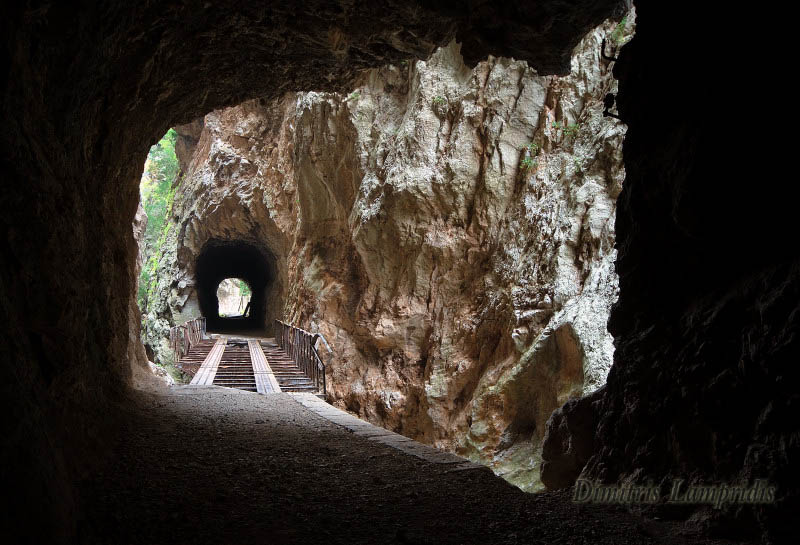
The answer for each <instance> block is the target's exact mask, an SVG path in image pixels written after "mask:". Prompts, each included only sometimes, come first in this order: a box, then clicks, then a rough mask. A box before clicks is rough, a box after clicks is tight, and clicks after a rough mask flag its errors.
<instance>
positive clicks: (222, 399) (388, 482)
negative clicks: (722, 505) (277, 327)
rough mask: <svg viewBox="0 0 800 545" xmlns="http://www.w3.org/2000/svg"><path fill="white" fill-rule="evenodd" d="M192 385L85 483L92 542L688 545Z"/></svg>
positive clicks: (162, 398) (632, 519)
mask: <svg viewBox="0 0 800 545" xmlns="http://www.w3.org/2000/svg"><path fill="white" fill-rule="evenodd" d="M189 392H191V390H182V391H180V393H178V392H177V391H176V392H172V393H170V394H168V395H167V394H152V393H144V392H138V393H136V394H135V397H134V404H133V405H134V408H133V409H132V410H131V411H130V412H129V414H128V415H127V419H126V424H125V425H124V426H123V427H122V429H121V430H120V431H121V433H120V436H119V438H118V441H117V444H116V446H115V449H114V455H113V457H112V458H111V459H110V460H109V462H108V463H107V464H106V465H105V466H104V467H103V468H102V470H101V471H99V472H98V473H97V474H95V475H93V476H91V477H90V478H89V479H88V480H87V481H85V482H84V483H82V487H81V488H82V496H83V497H82V502H83V512H84V514H85V518H84V519H83V520H80V521H79V531H80V536H81V542H82V543H149V544H161V543H191V544H199V543H237V544H245V543H275V544H282V543H298V544H304V543H309V544H311V543H325V544H337V543H348V544H351V543H352V544H361V543H364V544H384V543H386V544H395V543H396V544H412V543H413V544H446V543H453V544H472V543H475V544H500V543H503V544H505V543H509V544H513V543H520V544H523V543H524V544H538V543H542V544H557V543H587V544H589V543H591V544H596V543H609V544H610V543H614V544H627V543H631V544H647V543H683V542H690V541H687V540H684V539H681V538H680V537H678V536H675V535H674V534H673V531H674V530H675V529H676V528H675V527H673V526H669V525H668V523H660V522H659V523H656V522H653V521H647V520H645V519H640V518H639V517H637V516H635V515H632V514H630V513H628V512H627V511H626V510H624V509H621V508H609V507H602V506H585V505H584V506H580V505H575V504H572V503H571V502H570V499H569V493H559V494H536V495H532V494H525V493H523V492H521V491H520V490H518V489H517V488H515V487H513V486H511V485H509V484H507V483H506V482H505V481H503V480H502V479H499V478H497V477H495V476H494V475H493V474H492V473H491V472H490V471H488V470H486V469H478V470H466V471H451V472H447V471H448V469H447V465H442V464H433V463H430V462H427V461H424V460H420V459H419V458H417V457H414V456H411V455H408V454H404V453H403V452H400V451H398V450H396V449H394V448H392V447H390V446H387V445H384V444H380V443H377V442H374V441H369V440H368V439H365V438H363V437H359V436H357V435H354V434H353V433H352V432H350V431H349V430H347V429H345V428H343V427H341V426H339V425H337V424H334V423H333V422H331V421H329V420H326V419H325V418H322V417H320V416H318V415H316V414H314V413H313V412H311V411H309V410H308V409H306V408H305V407H303V406H302V405H300V404H299V403H298V402H297V401H295V400H294V399H293V398H292V396H291V395H288V394H273V395H268V396H261V395H257V394H249V393H238V392H236V391H229V390H228V391H226V390H224V389H211V390H209V391H208V392H207V393H202V394H201V393H189ZM707 543H716V542H712V541H708V542H707Z"/></svg>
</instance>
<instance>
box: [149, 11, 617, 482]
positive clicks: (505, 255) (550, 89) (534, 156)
mask: <svg viewBox="0 0 800 545" xmlns="http://www.w3.org/2000/svg"><path fill="white" fill-rule="evenodd" d="M628 21H630V18H629V19H628ZM615 32H616V34H618V35H621V34H622V33H625V34H626V35H629V34H630V33H631V32H632V23H629V24H628V25H623V26H622V27H621V28H620V26H619V25H618V24H617V23H616V22H608V23H606V24H604V25H603V26H601V27H599V28H597V29H596V30H594V31H592V32H591V33H589V34H588V35H587V36H586V37H585V38H584V39H583V41H581V42H580V44H578V46H577V47H576V49H575V51H574V54H573V58H572V72H571V73H570V75H567V76H563V77H552V76H539V75H538V74H537V73H536V71H535V70H533V69H531V68H529V67H528V66H527V64H526V63H525V62H520V61H514V60H510V59H506V58H495V57H490V58H489V59H488V60H485V61H483V62H481V63H479V64H478V65H477V66H476V67H475V68H474V69H469V68H468V67H467V66H466V65H465V64H464V60H463V59H462V56H461V52H460V47H459V45H457V44H455V43H452V44H450V45H449V46H447V47H445V48H442V49H440V50H438V51H437V52H436V53H435V54H434V55H433V56H432V57H431V58H430V59H428V60H427V61H424V62H423V61H415V60H413V59H408V60H405V61H402V62H399V63H397V64H393V65H389V66H386V67H384V68H381V69H376V70H372V71H369V72H367V73H365V74H364V76H363V77H362V79H361V81H360V83H359V84H358V85H357V86H356V87H355V88H354V89H353V90H352V91H351V92H349V93H346V94H332V93H314V92H311V93H300V94H295V93H290V94H286V95H284V96H283V97H282V98H280V99H278V100H271V101H268V100H251V101H249V102H246V103H244V104H242V105H240V106H237V107H234V108H229V109H225V110H218V111H215V112H212V113H210V114H208V115H207V116H205V119H204V120H203V122H202V123H200V122H199V121H198V122H196V123H193V124H190V125H187V126H179V127H177V128H176V130H177V132H178V134H179V135H180V138H179V141H178V144H176V149H178V155H179V158H180V160H181V164H182V170H183V171H184V173H185V176H184V178H183V179H182V181H181V182H180V185H179V186H178V188H177V192H176V197H175V203H176V204H175V209H174V214H173V220H172V221H173V225H172V227H171V228H170V231H169V236H168V238H167V244H166V248H167V249H166V250H165V252H164V255H163V256H162V261H161V267H162V269H161V273H160V274H159V279H158V281H157V284H156V287H155V289H154V290H152V296H151V299H150V301H149V303H148V310H149V315H148V316H147V317H146V321H147V322H148V325H147V328H146V335H145V340H146V342H148V343H149V344H150V345H151V346H152V347H153V348H155V351H156V353H159V354H160V355H161V357H165V358H166V357H168V355H167V349H166V344H165V343H164V339H165V336H164V332H165V331H166V329H167V327H168V326H169V324H171V323H177V322H180V321H183V320H185V319H188V318H191V317H194V316H196V315H198V314H199V313H201V312H202V313H203V314H205V315H206V316H208V308H209V306H208V303H207V302H204V297H205V296H204V295H203V293H204V292H205V291H207V287H206V286H205V284H204V282H205V280H204V279H203V273H202V267H201V263H202V259H201V256H202V254H203V252H204V248H206V247H207V245H208V244H232V243H233V242H234V241H240V242H242V243H245V242H246V243H247V244H249V245H254V246H258V247H260V248H262V249H263V250H264V251H267V252H269V255H271V256H274V261H270V263H274V267H273V268H272V269H271V271H272V272H271V273H270V275H271V276H270V278H271V279H272V280H271V281H270V282H271V284H270V285H271V288H270V291H269V293H270V294H271V295H270V296H269V297H270V301H269V303H268V304H267V305H266V306H267V308H269V309H277V310H276V312H275V314H269V315H268V322H269V320H271V319H272V318H274V317H278V316H280V317H284V318H285V319H287V320H288V321H290V322H292V323H295V324H297V325H300V326H302V327H304V328H308V329H311V330H313V331H320V332H322V333H323V334H324V335H325V336H326V338H327V339H328V340H329V341H330V344H331V346H332V347H333V350H334V354H333V355H332V356H331V357H330V358H329V362H330V366H329V369H328V375H329V376H328V385H329V392H330V395H331V401H332V402H333V403H334V404H336V405H338V406H340V407H343V408H346V409H348V410H350V411H352V412H354V413H356V414H358V415H359V416H361V417H362V418H365V419H367V420H370V421H372V422H374V423H376V424H380V425H382V426H384V427H387V428H390V429H393V430H396V431H399V432H401V433H403V434H405V435H408V436H410V437H414V438H416V439H419V440H422V441H425V442H428V443H431V444H434V445H436V446H438V447H441V448H444V449H448V450H452V451H456V452H458V453H460V454H463V455H466V456H469V457H471V458H473V459H475V460H478V461H481V462H482V463H485V464H488V465H490V466H491V467H493V469H494V470H495V471H496V472H498V473H500V474H502V475H503V476H505V477H506V478H507V479H509V480H510V481H511V482H514V483H515V484H518V485H519V486H521V487H523V488H524V489H526V490H538V489H540V488H541V483H540V481H539V463H540V455H539V452H540V450H541V441H542V438H543V434H544V424H545V422H546V421H547V418H548V417H549V416H550V413H552V412H553V410H555V409H556V408H558V407H559V406H561V405H562V404H563V403H564V402H565V401H567V400H568V399H571V398H574V397H578V396H581V395H584V394H587V393H590V392H593V391H594V390H596V389H597V388H598V387H599V386H601V385H602V384H603V383H604V382H605V376H606V374H607V373H608V369H609V368H610V366H611V361H612V356H613V345H612V339H611V337H610V335H609V333H608V331H607V330H606V323H607V320H608V315H609V312H610V307H611V305H612V304H613V302H614V301H615V299H616V296H617V278H616V274H615V272H614V265H613V262H614V259H615V257H616V252H615V250H614V228H613V223H614V214H615V206H616V205H615V201H616V197H617V195H618V194H619V192H620V191H621V188H622V183H623V179H624V176H625V173H624V169H623V167H622V158H621V142H622V138H623V136H624V133H625V126H624V124H622V123H621V122H619V121H618V120H616V119H613V118H611V117H604V116H603V98H604V97H605V95H606V94H607V93H609V92H615V91H616V84H615V82H614V80H613V78H612V77H611V73H610V66H609V64H608V63H607V62H605V61H603V60H602V59H600V44H601V41H602V39H603V38H608V39H609V40H610V42H611V43H612V45H610V46H609V49H611V48H612V47H613V44H614V40H613V39H612V34H614V33H615ZM181 143H182V144H181ZM214 241H216V242H214ZM237 243H238V242H237ZM222 274H223V271H219V274H218V275H215V276H214V279H215V281H218V280H221V279H222V278H223V276H220V275H222ZM225 274H226V275H228V276H237V275H238V276H241V274H242V273H238V272H237V273H235V274H234V272H233V270H230V271H227V270H226V271H225ZM217 277H219V278H217ZM242 278H245V277H244V276H242ZM209 285H210V284H209ZM214 289H216V285H215V286H214ZM257 295H258V294H257V293H256V287H255V285H254V300H256V299H257ZM270 312H272V311H270ZM210 325H211V324H210Z"/></svg>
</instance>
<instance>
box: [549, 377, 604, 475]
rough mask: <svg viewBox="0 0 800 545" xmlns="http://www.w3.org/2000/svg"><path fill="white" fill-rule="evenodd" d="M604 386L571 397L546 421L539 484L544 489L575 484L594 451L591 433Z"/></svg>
mask: <svg viewBox="0 0 800 545" xmlns="http://www.w3.org/2000/svg"><path fill="white" fill-rule="evenodd" d="M604 392H605V388H600V389H599V390H597V391H596V392H594V393H592V394H590V395H588V396H585V397H582V398H580V399H571V400H569V401H567V402H566V403H564V405H563V406H561V407H559V408H558V409H556V410H555V411H553V414H552V415H550V418H549V419H548V420H547V429H546V431H545V434H544V444H543V446H542V483H544V485H545V486H546V487H547V489H548V490H557V489H559V488H567V487H569V486H572V485H573V484H575V479H577V478H578V475H580V473H581V471H582V470H583V466H585V465H586V462H587V461H588V460H589V457H591V455H592V453H593V452H594V434H595V431H596V429H597V421H598V418H599V408H600V405H601V404H602V399H603V394H604Z"/></svg>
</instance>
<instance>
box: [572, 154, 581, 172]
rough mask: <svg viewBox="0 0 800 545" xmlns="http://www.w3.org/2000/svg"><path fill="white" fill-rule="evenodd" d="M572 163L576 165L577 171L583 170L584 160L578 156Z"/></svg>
mask: <svg viewBox="0 0 800 545" xmlns="http://www.w3.org/2000/svg"><path fill="white" fill-rule="evenodd" d="M572 164H573V165H574V166H575V172H578V173H581V172H583V161H581V160H580V159H579V158H578V157H574V158H573V159H572Z"/></svg>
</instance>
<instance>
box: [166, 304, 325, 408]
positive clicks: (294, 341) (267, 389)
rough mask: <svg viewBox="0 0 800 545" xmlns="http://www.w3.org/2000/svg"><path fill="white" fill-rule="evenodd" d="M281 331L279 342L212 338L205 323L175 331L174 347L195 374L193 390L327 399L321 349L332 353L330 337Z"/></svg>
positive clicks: (177, 359) (278, 325)
mask: <svg viewBox="0 0 800 545" xmlns="http://www.w3.org/2000/svg"><path fill="white" fill-rule="evenodd" d="M275 330H276V332H277V334H276V337H275V338H274V339H273V338H260V339H253V338H250V339H237V338H223V337H218V338H208V337H207V335H206V331H205V320H204V319H203V318H198V319H196V320H191V321H190V322H187V323H185V324H183V325H180V326H176V327H174V328H172V330H171V331H170V342H171V344H172V349H173V352H174V356H175V362H176V364H177V365H179V366H180V367H181V368H182V369H183V370H184V371H185V372H187V373H189V374H194V378H193V379H192V382H191V384H193V385H196V386H210V385H215V386H225V387H228V388H238V389H240V390H247V391H250V392H258V393H260V394H268V393H277V392H304V393H311V394H317V395H319V396H320V397H322V398H323V399H324V397H325V394H326V391H325V390H326V382H325V364H324V363H323V360H322V358H321V357H320V354H319V352H318V351H317V349H316V346H315V345H316V342H317V340H322V342H323V343H324V345H325V346H326V347H327V346H328V345H327V342H326V341H325V339H324V337H322V336H321V335H320V334H312V333H309V332H308V331H305V330H303V329H300V328H298V327H294V326H291V325H289V324H286V323H284V322H281V321H277V320H276V322H275ZM276 341H277V342H276ZM328 350H330V348H329V347H328Z"/></svg>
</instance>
